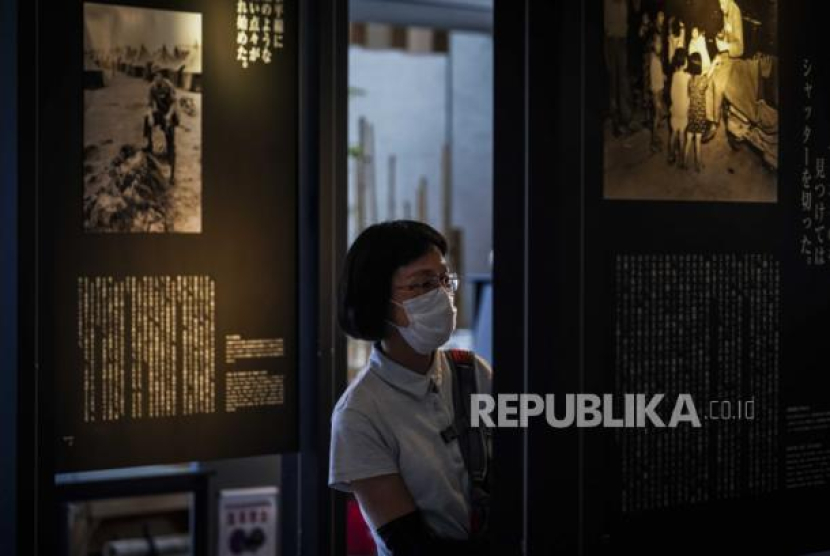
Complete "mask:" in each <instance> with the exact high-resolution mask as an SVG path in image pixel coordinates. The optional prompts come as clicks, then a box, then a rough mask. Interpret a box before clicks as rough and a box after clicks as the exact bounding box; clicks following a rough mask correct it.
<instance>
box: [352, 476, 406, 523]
mask: <svg viewBox="0 0 830 556" xmlns="http://www.w3.org/2000/svg"><path fill="white" fill-rule="evenodd" d="M351 487H352V492H354V495H355V497H356V498H357V501H358V503H360V507H361V508H363V511H364V512H365V513H366V515H367V517H368V518H369V521H370V522H372V524H374V526H375V528H380V527H382V526H384V525H386V524H387V523H389V522H390V521H394V520H395V519H397V518H399V517H401V516H404V515H406V514H408V513H411V512H413V511H415V509H416V508H415V501H414V500H413V499H412V494H410V492H409V489H408V488H406V484H404V482H403V479H402V478H401V476H400V474H399V473H391V474H388V475H380V476H378V477H369V478H368V479H360V480H357V481H352V483H351Z"/></svg>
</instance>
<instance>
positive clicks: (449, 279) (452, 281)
mask: <svg viewBox="0 0 830 556" xmlns="http://www.w3.org/2000/svg"><path fill="white" fill-rule="evenodd" d="M438 287H441V288H444V289H445V290H447V291H448V292H450V293H455V292H456V291H458V274H456V273H455V272H449V273H446V274H441V275H439V276H433V277H432V278H429V279H427V280H425V281H423V282H416V283H413V284H402V285H400V286H395V289H399V290H406V291H409V292H429V291H432V290H434V289H435V288H438Z"/></svg>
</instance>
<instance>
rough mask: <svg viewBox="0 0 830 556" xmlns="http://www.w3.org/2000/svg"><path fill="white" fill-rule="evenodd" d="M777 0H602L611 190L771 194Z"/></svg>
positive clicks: (643, 196) (626, 194) (622, 196)
mask: <svg viewBox="0 0 830 556" xmlns="http://www.w3.org/2000/svg"><path fill="white" fill-rule="evenodd" d="M777 10H778V2H777V0H652V1H648V0H603V54H604V66H605V78H606V81H605V83H606V84H607V94H606V93H605V92H603V94H602V96H603V100H604V102H605V109H606V111H605V118H604V119H603V159H604V168H603V171H604V197H605V198H606V199H618V200H655V201H657V200H671V201H724V202H764V203H774V202H776V200H777V198H778V191H777V181H778V180H777V169H778V127H779V126H778V105H779V100H778V73H779V71H778V29H777V27H778V24H777V23H778V15H777Z"/></svg>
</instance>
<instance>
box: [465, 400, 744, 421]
mask: <svg viewBox="0 0 830 556" xmlns="http://www.w3.org/2000/svg"><path fill="white" fill-rule="evenodd" d="M470 401H471V407H470V409H471V411H470V424H471V425H472V426H473V427H479V426H487V427H499V428H517V427H518V428H524V427H527V426H528V424H529V423H530V422H531V420H532V419H544V420H545V421H546V422H547V424H548V425H549V426H551V427H553V428H557V429H561V428H567V427H579V428H592V427H604V428H644V427H657V428H665V427H668V428H676V427H679V426H681V425H686V426H691V427H695V428H696V427H702V426H703V421H735V420H741V421H752V420H754V419H755V399H754V398H750V399H748V400H711V401H708V402H706V403H704V404H701V405H700V407H701V408H702V409H703V411H701V410H700V409H699V407H698V404H696V403H695V400H694V398H693V397H692V395H691V394H678V395H677V397H676V398H674V401H673V402H672V399H670V398H669V397H667V396H666V395H665V394H653V395H646V394H622V395H615V394H602V395H598V394H559V395H555V394H547V395H545V396H541V395H539V394H498V395H496V396H491V395H490V394H473V395H472V396H471V400H470Z"/></svg>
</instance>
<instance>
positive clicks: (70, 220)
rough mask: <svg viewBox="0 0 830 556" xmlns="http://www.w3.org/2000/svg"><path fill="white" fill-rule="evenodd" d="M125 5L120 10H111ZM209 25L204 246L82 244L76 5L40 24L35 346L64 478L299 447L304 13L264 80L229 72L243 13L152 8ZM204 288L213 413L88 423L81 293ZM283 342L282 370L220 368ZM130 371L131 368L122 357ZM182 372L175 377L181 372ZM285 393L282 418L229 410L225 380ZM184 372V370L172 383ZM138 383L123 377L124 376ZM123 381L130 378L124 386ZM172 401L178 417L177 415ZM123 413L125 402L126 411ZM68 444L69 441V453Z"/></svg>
mask: <svg viewBox="0 0 830 556" xmlns="http://www.w3.org/2000/svg"><path fill="white" fill-rule="evenodd" d="M119 4H122V3H119ZM136 7H143V8H153V9H163V10H176V11H183V12H199V13H201V14H202V38H203V83H202V99H203V106H202V108H203V110H202V207H201V222H202V224H201V233H195V234H194V233H169V234H167V233H90V232H85V231H84V229H83V208H82V204H81V202H82V184H83V175H82V172H83V164H82V153H83V149H84V145H83V144H82V141H83V125H84V118H83V113H84V112H83V109H84V98H83V87H82V78H83V51H82V44H83V36H82V32H83V29H84V24H83V23H84V22H83V4H82V3H81V2H62V3H57V4H55V5H50V6H49V7H48V9H46V8H45V7H42V8H41V10H40V14H39V26H40V29H39V34H38V36H39V37H40V43H39V67H38V78H39V83H38V91H39V110H38V130H39V141H38V161H37V167H38V174H37V177H36V182H35V184H34V185H36V187H37V193H38V206H39V218H40V225H41V235H40V238H39V248H40V260H41V268H40V279H41V285H42V290H41V297H40V303H39V306H40V315H41V327H40V338H39V343H38V348H39V350H38V351H39V353H40V355H41V358H42V359H41V369H42V371H43V373H44V374H45V376H47V377H54V398H52V397H51V396H47V397H45V398H42V400H51V399H54V403H53V402H51V401H42V402H41V408H42V411H43V412H44V413H43V414H44V415H47V416H48V415H49V413H50V411H49V408H54V412H55V414H54V418H55V430H54V436H53V438H54V441H55V446H56V451H57V453H56V458H57V464H56V468H57V470H58V471H77V470H82V469H96V468H110V467H119V466H130V465H141V464H152V463H162V462H176V461H189V460H205V459H212V458H230V457H242V456H248V455H255V454H266V453H276V452H280V451H287V450H294V449H296V447H297V407H296V394H295V393H296V389H297V385H296V380H297V360H298V359H297V358H298V353H297V332H296V330H297V303H298V301H297V295H296V291H297V286H298V284H297V256H298V254H297V183H298V146H297V134H298V92H297V91H298V78H297V75H298V73H297V72H298V67H297V60H298V53H297V44H298V42H297V32H298V20H297V6H296V3H293V2H289V3H286V4H285V10H286V13H285V25H286V33H285V41H284V48H283V49H281V50H278V51H276V52H275V54H274V58H273V63H271V64H270V65H265V64H261V63H260V64H253V65H251V67H249V68H247V69H244V68H243V67H242V66H241V65H240V63H239V62H237V60H236V11H235V10H236V3H235V2H222V1H218V0H216V1H209V2H196V1H186V0H183V1H171V2H145V3H142V4H141V5H140V6H136ZM86 276H89V277H95V276H111V277H114V278H115V279H124V278H125V277H130V276H136V277H142V276H150V277H152V276H207V277H210V278H211V279H212V280H213V281H214V282H215V286H216V306H215V307H216V309H215V311H216V312H215V315H216V316H215V323H216V328H215V336H214V339H215V345H216V351H215V361H216V375H215V376H216V396H215V412H214V413H211V414H207V413H203V414H195V415H190V416H171V417H155V418H153V417H147V416H144V417H142V418H140V419H133V418H130V417H129V412H127V416H126V417H124V418H121V419H118V420H114V421H107V422H101V421H100V420H99V421H97V422H94V423H93V422H84V419H83V411H82V410H83V374H82V363H83V361H82V353H81V351H80V349H79V347H78V325H77V319H78V313H77V312H78V299H77V298H78V294H77V289H78V278H79V277H86ZM233 334H239V335H241V336H242V337H243V338H244V339H255V338H282V339H283V340H284V356H282V357H278V358H267V359H252V360H245V361H240V362H237V363H236V364H235V365H231V364H226V363H225V349H224V346H225V339H226V336H228V335H233ZM127 359H128V361H129V357H128V358H127ZM179 365H181V364H179ZM245 369H248V370H254V369H256V370H260V369H262V370H266V371H267V372H268V373H269V375H280V376H282V377H284V378H283V380H284V383H283V385H284V402H283V403H282V404H281V405H275V406H269V407H257V408H243V409H240V410H238V411H236V412H233V413H229V412H226V411H225V379H226V376H227V372H228V371H231V370H245ZM179 370H180V368H179ZM133 371H134V369H132V368H131V366H130V365H129V363H128V368H127V377H129V376H131V373H132V372H133ZM128 381H129V378H128ZM181 396H182V394H181V386H179V390H178V393H177V403H181ZM128 399H129V396H128ZM67 438H71V441H70V440H67Z"/></svg>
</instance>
